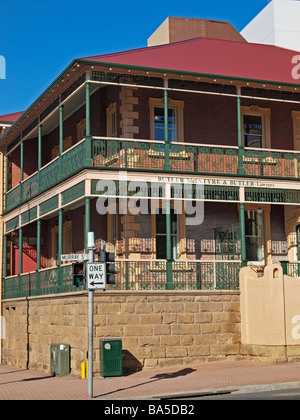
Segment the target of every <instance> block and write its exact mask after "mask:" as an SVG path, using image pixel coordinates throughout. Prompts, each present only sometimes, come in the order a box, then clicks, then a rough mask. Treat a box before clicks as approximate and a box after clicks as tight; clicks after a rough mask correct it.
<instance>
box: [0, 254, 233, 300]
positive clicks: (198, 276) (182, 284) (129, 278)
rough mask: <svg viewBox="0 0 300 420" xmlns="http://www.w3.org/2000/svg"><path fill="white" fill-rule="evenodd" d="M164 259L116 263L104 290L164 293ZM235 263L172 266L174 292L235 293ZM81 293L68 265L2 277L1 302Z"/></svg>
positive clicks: (179, 261)
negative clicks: (113, 279)
mask: <svg viewBox="0 0 300 420" xmlns="http://www.w3.org/2000/svg"><path fill="white" fill-rule="evenodd" d="M166 265H167V263H166V261H165V260H118V261H116V283H115V285H108V286H107V289H108V290H166V289H167V272H166V271H167V270H166ZM240 269H241V261H239V260H217V261H214V260H212V261H211V260H209V261H202V260H201V261H200V260H197V261H194V260H193V261H192V260H186V261H183V260H178V261H173V263H172V279H173V281H172V285H173V289H174V290H238V289H239V272H240ZM83 290H85V285H82V286H80V287H79V288H76V287H75V286H73V284H72V265H70V264H66V265H62V266H60V267H51V268H46V269H43V270H38V271H32V272H30V273H23V274H19V275H14V276H10V277H6V278H5V279H4V281H3V299H15V298H22V297H30V296H43V295H49V294H60V293H68V292H80V291H83Z"/></svg>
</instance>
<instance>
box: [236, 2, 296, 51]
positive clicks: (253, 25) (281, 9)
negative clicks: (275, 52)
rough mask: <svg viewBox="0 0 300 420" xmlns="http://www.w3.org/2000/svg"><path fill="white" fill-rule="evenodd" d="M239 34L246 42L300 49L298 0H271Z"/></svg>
mask: <svg viewBox="0 0 300 420" xmlns="http://www.w3.org/2000/svg"><path fill="white" fill-rule="evenodd" d="M241 35H242V36H243V37H244V38H245V39H246V40H247V41H248V42H254V43H258V44H269V45H275V46H277V47H282V48H287V49H290V50H295V51H300V1H299V0H271V1H270V2H269V4H268V5H267V6H266V7H265V8H264V9H263V10H262V11H261V12H260V13H259V14H258V15H257V16H256V17H255V18H254V19H253V20H252V21H251V22H250V23H249V24H248V25H247V26H246V27H245V28H244V29H243V30H242V31H241Z"/></svg>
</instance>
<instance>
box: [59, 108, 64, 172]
mask: <svg viewBox="0 0 300 420" xmlns="http://www.w3.org/2000/svg"><path fill="white" fill-rule="evenodd" d="M63 151H64V106H63V105H59V177H60V179H63V177H64V175H63V162H62V159H63V158H62V153H63Z"/></svg>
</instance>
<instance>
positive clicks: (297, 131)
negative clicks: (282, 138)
mask: <svg viewBox="0 0 300 420" xmlns="http://www.w3.org/2000/svg"><path fill="white" fill-rule="evenodd" d="M292 118H293V129H294V130H293V131H294V149H295V150H297V151H299V150H300V112H299V111H292Z"/></svg>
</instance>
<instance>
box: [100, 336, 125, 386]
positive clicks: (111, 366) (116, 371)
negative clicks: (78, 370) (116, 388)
mask: <svg viewBox="0 0 300 420" xmlns="http://www.w3.org/2000/svg"><path fill="white" fill-rule="evenodd" d="M100 376H102V377H103V378H105V377H107V376H123V360H122V340H120V339H114V338H113V339H105V340H100Z"/></svg>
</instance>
